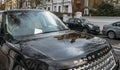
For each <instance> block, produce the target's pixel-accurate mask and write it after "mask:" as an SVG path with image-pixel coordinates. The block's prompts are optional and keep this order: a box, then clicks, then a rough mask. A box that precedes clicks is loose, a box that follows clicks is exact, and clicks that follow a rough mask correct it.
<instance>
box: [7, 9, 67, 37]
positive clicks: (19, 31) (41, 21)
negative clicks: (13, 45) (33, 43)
mask: <svg viewBox="0 0 120 70" xmlns="http://www.w3.org/2000/svg"><path fill="white" fill-rule="evenodd" d="M6 22H7V25H8V27H7V30H8V32H9V33H10V34H11V35H13V36H22V35H33V34H38V33H45V32H52V31H60V30H64V29H66V28H67V27H65V25H64V24H63V23H62V21H61V20H60V19H58V18H57V17H56V16H55V15H53V14H52V13H50V12H40V11H22V12H11V13H9V12H8V14H7V15H6Z"/></svg>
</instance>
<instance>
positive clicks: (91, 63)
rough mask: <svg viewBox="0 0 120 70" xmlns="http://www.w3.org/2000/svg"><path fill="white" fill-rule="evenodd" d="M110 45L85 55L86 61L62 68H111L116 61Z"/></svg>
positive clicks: (100, 69)
mask: <svg viewBox="0 0 120 70" xmlns="http://www.w3.org/2000/svg"><path fill="white" fill-rule="evenodd" d="M110 50H111V47H104V48H102V49H100V50H98V51H96V52H93V53H91V54H89V55H87V57H86V58H87V63H86V64H84V65H78V66H75V67H72V68H67V69H62V70H113V68H114V67H115V66H116V62H115V59H114V56H113V54H112V52H111V51H110Z"/></svg>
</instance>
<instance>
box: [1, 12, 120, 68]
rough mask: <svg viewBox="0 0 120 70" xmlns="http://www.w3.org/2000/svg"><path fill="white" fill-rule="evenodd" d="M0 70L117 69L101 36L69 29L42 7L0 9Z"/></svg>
mask: <svg viewBox="0 0 120 70" xmlns="http://www.w3.org/2000/svg"><path fill="white" fill-rule="evenodd" d="M0 18H1V22H0V23H1V28H0V39H1V40H0V70H116V69H117V67H118V64H117V63H116V62H117V60H116V59H115V58H114V56H113V50H112V47H111V45H110V44H109V43H107V42H106V41H105V40H104V39H101V38H98V37H94V36H92V35H89V34H86V33H80V32H75V31H71V30H69V29H68V28H67V27H66V26H65V25H64V24H63V22H61V20H60V19H58V18H57V17H56V16H55V15H53V14H52V13H50V12H47V11H43V10H10V11H1V12H0Z"/></svg>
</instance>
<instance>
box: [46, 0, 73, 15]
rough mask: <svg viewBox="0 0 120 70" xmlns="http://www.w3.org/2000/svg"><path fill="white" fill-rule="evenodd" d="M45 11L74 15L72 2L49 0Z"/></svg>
mask: <svg viewBox="0 0 120 70" xmlns="http://www.w3.org/2000/svg"><path fill="white" fill-rule="evenodd" d="M45 9H46V10H48V11H52V12H61V13H65V12H66V13H72V2H71V0H47V1H46V5H45Z"/></svg>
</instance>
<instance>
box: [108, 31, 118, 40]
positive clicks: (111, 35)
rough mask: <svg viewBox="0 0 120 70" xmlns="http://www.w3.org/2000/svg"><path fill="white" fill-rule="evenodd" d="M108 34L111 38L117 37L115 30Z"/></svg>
mask: <svg viewBox="0 0 120 70" xmlns="http://www.w3.org/2000/svg"><path fill="white" fill-rule="evenodd" d="M107 36H108V38H110V39H114V38H116V34H115V32H113V31H109V32H108V33H107Z"/></svg>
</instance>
